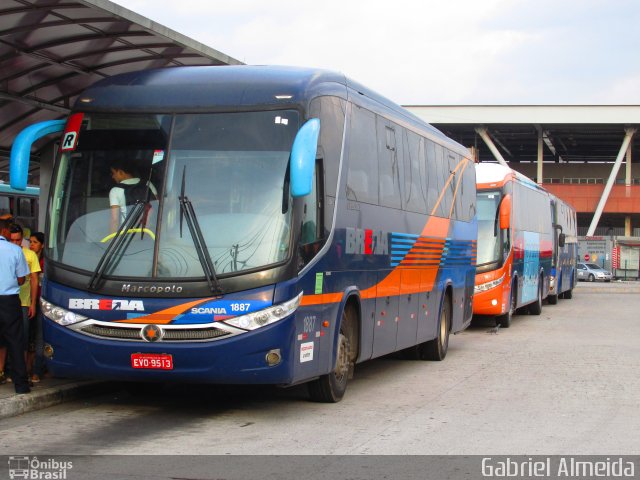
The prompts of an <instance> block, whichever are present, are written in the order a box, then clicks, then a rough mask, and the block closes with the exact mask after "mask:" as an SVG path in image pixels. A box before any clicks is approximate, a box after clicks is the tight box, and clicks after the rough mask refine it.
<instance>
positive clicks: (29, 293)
mask: <svg viewBox="0 0 640 480" xmlns="http://www.w3.org/2000/svg"><path fill="white" fill-rule="evenodd" d="M9 232H10V236H11V243H13V244H14V245H16V246H18V247H21V248H22V253H23V255H24V258H25V260H26V262H27V266H28V267H29V275H27V278H26V280H25V282H24V283H23V284H22V285H21V286H20V291H19V296H20V305H21V306H22V322H23V339H22V345H23V350H24V357H25V362H26V360H27V354H28V350H29V323H30V320H31V319H32V318H34V317H35V316H36V303H37V301H38V284H39V281H38V274H39V273H40V272H41V269H40V261H39V260H38V256H37V255H36V254H35V253H34V252H32V251H31V250H29V249H28V248H25V247H23V246H22V240H23V239H24V236H23V233H22V232H23V231H22V227H21V226H20V225H17V224H13V225H12V226H11V227H10V230H9Z"/></svg>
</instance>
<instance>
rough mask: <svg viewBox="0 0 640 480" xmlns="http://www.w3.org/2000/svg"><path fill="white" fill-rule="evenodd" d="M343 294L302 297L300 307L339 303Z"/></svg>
mask: <svg viewBox="0 0 640 480" xmlns="http://www.w3.org/2000/svg"><path fill="white" fill-rule="evenodd" d="M342 297H343V294H342V292H339V293H323V294H320V295H303V296H302V300H301V301H300V305H302V306H303V307H306V306H308V305H323V304H326V303H339V302H341V301H342Z"/></svg>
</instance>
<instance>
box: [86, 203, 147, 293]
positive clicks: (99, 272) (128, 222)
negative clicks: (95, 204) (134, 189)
mask: <svg viewBox="0 0 640 480" xmlns="http://www.w3.org/2000/svg"><path fill="white" fill-rule="evenodd" d="M145 205H146V203H145V202H141V201H139V200H138V201H137V202H136V204H135V205H134V206H133V208H131V209H129V211H128V212H127V216H126V217H124V221H123V222H122V224H121V225H120V227H119V228H118V231H117V232H116V235H115V237H113V238H112V239H111V242H109V245H108V246H107V249H106V250H105V251H104V253H103V254H102V257H101V258H100V261H99V262H98V266H97V267H96V269H95V271H94V272H93V275H91V279H90V280H89V287H88V289H89V290H95V289H96V286H97V284H98V282H99V281H100V280H101V279H102V276H103V275H104V272H105V271H106V270H107V268H108V267H109V265H110V264H111V261H112V260H113V258H114V257H115V255H116V253H118V252H119V251H120V250H121V248H122V245H124V242H125V241H126V240H127V237H128V236H127V235H124V233H125V232H127V231H129V229H131V228H133V226H134V225H135V224H136V222H137V221H138V220H139V219H140V216H141V215H142V212H143V211H144V209H145Z"/></svg>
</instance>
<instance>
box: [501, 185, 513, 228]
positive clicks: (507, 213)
mask: <svg viewBox="0 0 640 480" xmlns="http://www.w3.org/2000/svg"><path fill="white" fill-rule="evenodd" d="M509 227H511V195H510V194H507V195H505V196H504V197H503V199H502V202H501V203H500V229H501V230H506V229H508V228H509Z"/></svg>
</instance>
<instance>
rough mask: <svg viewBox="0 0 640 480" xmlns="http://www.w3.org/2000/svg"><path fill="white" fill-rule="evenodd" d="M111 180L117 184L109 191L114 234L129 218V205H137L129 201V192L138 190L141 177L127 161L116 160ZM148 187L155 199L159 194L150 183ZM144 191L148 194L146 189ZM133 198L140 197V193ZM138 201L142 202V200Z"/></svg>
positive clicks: (111, 223) (113, 163)
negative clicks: (126, 218) (125, 219)
mask: <svg viewBox="0 0 640 480" xmlns="http://www.w3.org/2000/svg"><path fill="white" fill-rule="evenodd" d="M111 178H112V179H113V181H114V182H116V184H117V185H116V186H115V187H113V188H111V190H110V191H109V206H110V207H111V222H110V231H111V233H114V232H116V231H117V230H118V227H119V226H120V224H121V223H122V221H123V220H124V218H125V217H126V216H127V205H128V204H132V203H135V202H134V201H132V200H129V202H128V201H127V196H128V195H127V190H128V191H130V192H131V191H132V190H133V189H134V188H136V186H138V185H139V184H140V177H138V176H137V175H136V174H135V173H134V171H133V169H132V168H131V167H130V166H129V165H128V164H127V163H126V162H125V161H121V160H114V161H113V162H112V165H111ZM146 185H147V186H148V187H149V190H151V193H152V199H155V198H156V197H157V194H158V192H157V191H156V188H155V187H154V186H153V184H152V183H150V182H147V184H146ZM137 190H140V189H137ZM142 190H143V191H145V192H146V189H145V188H144V187H143V189H142ZM131 196H136V197H140V195H139V193H136V194H132V195H131ZM131 196H130V197H131ZM138 199H140V200H142V198H138ZM145 200H146V199H145Z"/></svg>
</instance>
